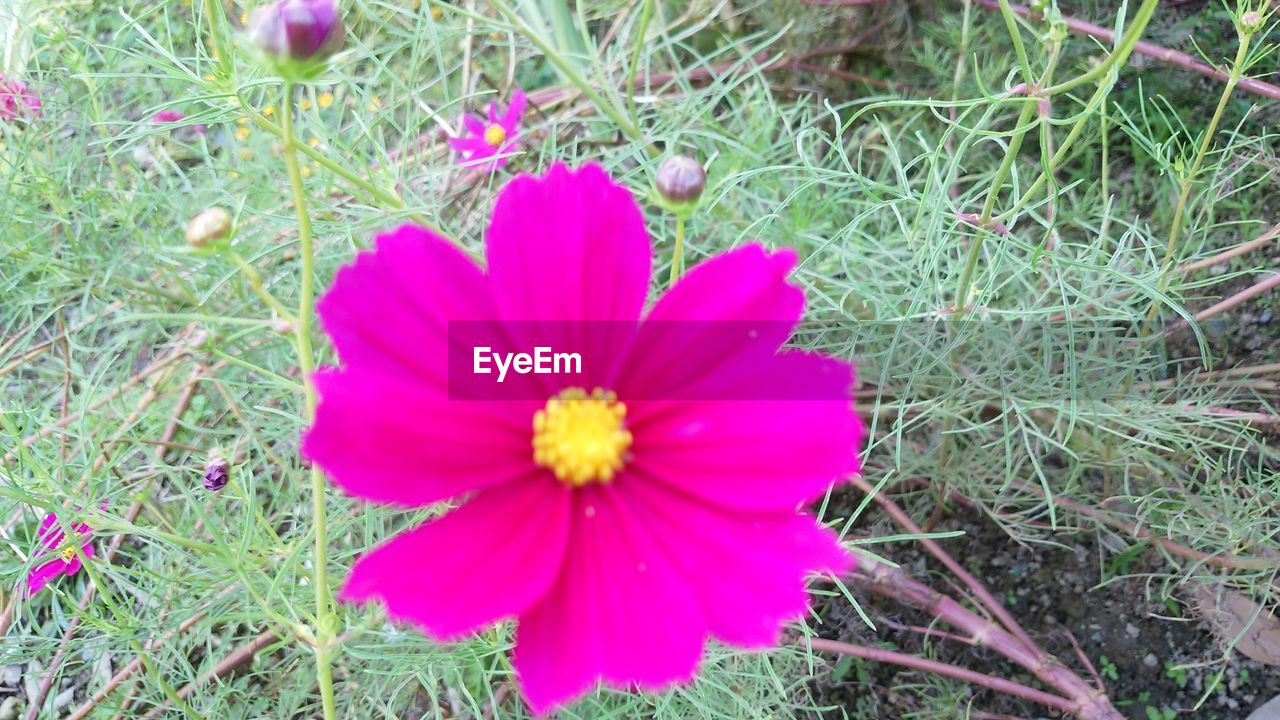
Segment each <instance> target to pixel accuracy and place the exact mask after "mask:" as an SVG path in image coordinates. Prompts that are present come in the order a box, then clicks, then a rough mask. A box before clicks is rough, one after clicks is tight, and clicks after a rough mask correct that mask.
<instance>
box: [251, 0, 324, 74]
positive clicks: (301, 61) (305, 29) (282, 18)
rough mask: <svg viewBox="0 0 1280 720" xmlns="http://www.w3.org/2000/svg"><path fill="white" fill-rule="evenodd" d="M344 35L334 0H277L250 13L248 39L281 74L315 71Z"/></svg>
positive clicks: (311, 72) (310, 72)
mask: <svg viewBox="0 0 1280 720" xmlns="http://www.w3.org/2000/svg"><path fill="white" fill-rule="evenodd" d="M346 34H347V30H346V27H345V26H344V25H343V24H342V15H341V13H339V12H338V4H337V0H276V1H275V2H273V3H271V4H269V5H264V6H263V7H260V8H258V9H256V10H254V11H253V13H252V14H251V15H250V16H249V39H250V40H252V41H253V44H254V45H255V46H257V48H258V49H259V50H261V51H262V53H263V54H264V55H265V56H267V58H268V60H269V61H270V62H271V64H272V65H274V68H273V69H275V70H276V71H278V72H280V73H281V74H282V75H283V74H288V75H297V76H306V75H311V74H314V70H315V69H316V67H317V66H319V65H322V64H323V62H324V61H325V60H327V59H329V57H330V56H332V55H333V54H334V53H336V52H338V51H339V50H341V49H342V44H343V42H344V41H345V40H346Z"/></svg>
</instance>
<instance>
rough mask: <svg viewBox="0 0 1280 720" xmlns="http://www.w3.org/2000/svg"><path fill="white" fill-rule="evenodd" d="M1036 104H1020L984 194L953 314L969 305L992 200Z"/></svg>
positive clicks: (1031, 101) (1031, 100) (1030, 101)
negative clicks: (985, 194)
mask: <svg viewBox="0 0 1280 720" xmlns="http://www.w3.org/2000/svg"><path fill="white" fill-rule="evenodd" d="M1037 103H1039V100H1038V99H1036V98H1034V97H1032V98H1027V100H1026V102H1024V103H1023V104H1022V112H1021V113H1019V114H1018V124H1017V126H1015V127H1014V130H1013V137H1012V138H1011V139H1010V140H1009V148H1008V150H1006V151H1005V154H1004V160H1003V161H1001V163H1000V167H999V168H998V169H997V170H996V174H995V177H993V178H992V179H991V187H990V188H989V189H988V190H987V200H986V202H985V203H983V205H982V215H980V216H979V218H978V226H979V227H978V231H977V232H976V233H974V236H973V243H972V244H970V245H969V256H968V257H967V258H966V259H965V262H964V269H963V270H962V271H961V272H960V284H959V286H957V287H956V304H955V309H954V312H957V313H959V312H964V309H965V308H966V307H968V305H969V284H970V283H972V282H973V273H974V272H975V271H976V270H977V268H978V258H979V257H980V256H981V255H982V245H983V243H984V242H985V241H986V239H987V234H988V232H989V230H988V226H989V225H990V224H991V212H992V209H993V208H994V207H995V204H996V198H997V197H998V196H999V194H1000V188H1001V187H1003V186H1004V182H1005V180H1007V179H1009V173H1010V172H1011V171H1012V170H1013V163H1014V161H1015V160H1016V159H1017V157H1018V150H1020V149H1021V148H1022V140H1023V138H1025V137H1026V136H1027V133H1028V132H1029V131H1030V129H1031V128H1030V127H1028V126H1029V124H1030V122H1031V118H1032V115H1033V114H1034V113H1035V110H1036V104H1037Z"/></svg>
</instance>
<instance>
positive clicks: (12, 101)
mask: <svg viewBox="0 0 1280 720" xmlns="http://www.w3.org/2000/svg"><path fill="white" fill-rule="evenodd" d="M42 108H43V103H41V102H40V98H38V97H36V94H35V93H34V92H32V91H31V89H30V88H28V87H27V84H26V83H24V82H22V81H21V80H7V81H6V80H5V79H4V75H0V120H5V121H9V120H14V119H16V118H22V117H40V116H41V115H43V114H44V112H43V110H42Z"/></svg>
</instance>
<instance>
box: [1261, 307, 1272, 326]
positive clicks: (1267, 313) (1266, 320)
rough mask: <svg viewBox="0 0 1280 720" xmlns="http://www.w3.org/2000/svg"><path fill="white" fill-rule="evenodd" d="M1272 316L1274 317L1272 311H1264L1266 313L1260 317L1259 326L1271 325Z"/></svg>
mask: <svg viewBox="0 0 1280 720" xmlns="http://www.w3.org/2000/svg"><path fill="white" fill-rule="evenodd" d="M1271 315H1272V313H1271V311H1270V310H1264V311H1263V312H1262V314H1261V315H1259V316H1258V324H1259V325H1267V324H1268V323H1270V322H1271Z"/></svg>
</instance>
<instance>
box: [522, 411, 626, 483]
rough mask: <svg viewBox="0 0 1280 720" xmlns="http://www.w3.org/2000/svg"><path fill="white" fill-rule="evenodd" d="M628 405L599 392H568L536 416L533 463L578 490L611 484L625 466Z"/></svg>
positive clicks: (534, 417)
mask: <svg viewBox="0 0 1280 720" xmlns="http://www.w3.org/2000/svg"><path fill="white" fill-rule="evenodd" d="M626 418H627V406H626V405H623V404H622V403H620V402H618V396H617V395H614V394H613V393H612V392H606V391H605V390H602V389H601V388H596V389H595V390H593V391H592V392H591V394H590V395H588V394H587V392H586V391H585V390H583V389H582V388H569V389H568V390H565V391H563V392H561V393H560V394H559V395H557V396H555V397H553V398H551V399H550V400H548V401H547V406H546V407H545V408H543V409H542V410H539V411H538V412H537V413H535V414H534V416H533V461H534V462H535V463H537V464H538V465H541V466H542V467H545V468H547V469H549V470H551V472H553V473H555V476H556V477H557V478H559V479H560V480H561V481H563V482H565V483H568V484H569V485H572V486H574V487H581V486H583V485H586V484H587V483H590V482H597V481H598V482H603V483H607V482H609V481H611V480H613V478H614V477H615V476H617V474H618V471H619V470H621V469H622V466H623V465H624V464H626V456H627V449H628V448H630V447H631V433H630V432H627V429H626V425H625V421H626Z"/></svg>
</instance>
